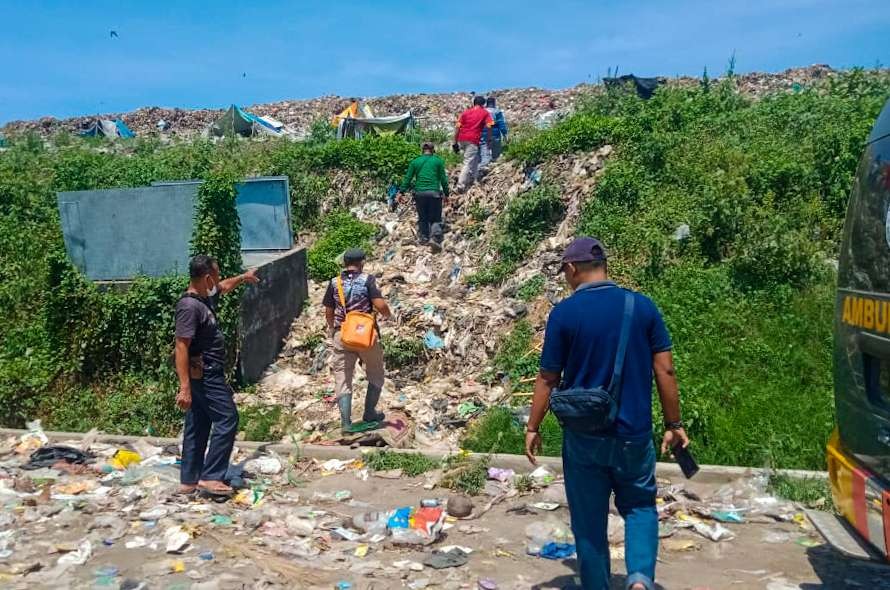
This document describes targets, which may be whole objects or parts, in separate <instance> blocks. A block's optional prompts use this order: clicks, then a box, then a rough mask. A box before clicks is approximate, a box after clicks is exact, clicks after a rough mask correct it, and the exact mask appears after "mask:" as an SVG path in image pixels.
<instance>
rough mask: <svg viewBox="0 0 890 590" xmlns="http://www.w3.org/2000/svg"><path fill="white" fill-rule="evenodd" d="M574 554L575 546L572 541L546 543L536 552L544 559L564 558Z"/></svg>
mask: <svg viewBox="0 0 890 590" xmlns="http://www.w3.org/2000/svg"><path fill="white" fill-rule="evenodd" d="M574 554H575V546H574V545H573V544H572V543H547V544H546V545H544V546H543V547H541V552H540V553H538V555H539V556H540V557H543V558H544V559H565V558H567V557H571V556H572V555H574Z"/></svg>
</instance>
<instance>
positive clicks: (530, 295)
mask: <svg viewBox="0 0 890 590" xmlns="http://www.w3.org/2000/svg"><path fill="white" fill-rule="evenodd" d="M546 281H547V279H546V278H545V277H544V275H535V276H533V277H532V278H530V279H529V280H527V281H525V282H524V283H522V284H521V285H520V286H519V289H517V290H516V297H518V298H519V299H522V300H523V301H531V300H532V299H534V298H536V297H537V296H538V295H540V294H541V293H543V292H544V284H545V283H546Z"/></svg>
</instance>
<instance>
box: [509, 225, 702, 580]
mask: <svg viewBox="0 0 890 590" xmlns="http://www.w3.org/2000/svg"><path fill="white" fill-rule="evenodd" d="M562 272H563V273H564V275H565V279H566V281H567V282H568V284H569V286H571V288H572V289H573V290H574V294H573V295H572V296H570V297H568V298H567V299H565V300H563V301H561V302H560V303H559V304H557V305H556V306H555V307H554V308H553V310H552V311H551V312H550V317H549V319H548V320H547V330H546V333H545V336H544V349H543V352H542V354H541V370H540V373H539V375H538V378H537V380H536V382H535V393H534V398H533V400H532V409H531V416H530V417H529V421H528V430H527V433H526V439H525V448H526V455H527V456H528V458H529V460H530V461H531V462H532V463H535V462H536V461H535V453H536V452H537V451H538V450H540V446H541V438H540V435H539V434H538V427H539V426H540V425H541V421H542V420H543V419H544V416H545V414H546V413H547V410H548V408H549V403H550V394H551V391H553V390H554V389H556V388H559V389H560V390H578V389H580V390H584V389H588V390H589V389H592V388H597V387H605V386H606V385H607V384H608V383H609V382H610V381H611V379H612V375H613V370H614V368H615V360H616V356H617V353H618V349H619V345H618V342H619V337H620V335H621V331H622V330H621V329H622V324H623V322H624V321H625V320H624V318H625V315H626V314H625V311H626V309H627V308H626V306H625V293H627V292H628V291H626V290H625V289H622V288H621V287H619V286H618V285H616V284H615V283H613V282H612V281H610V280H608V277H607V267H606V252H605V249H604V248H603V245H602V244H601V243H600V242H599V240H596V239H594V238H578V239H576V240H575V241H574V242H572V243H571V244H570V245H569V247H568V248H567V249H566V251H565V253H564V254H563V258H562ZM631 293H632V297H633V307H632V308H631V309H632V312H631V314H630V316H629V317H630V319H629V322H630V323H629V331H628V335H627V347H626V352H625V356H624V369H623V372H622V374H621V380H620V383H621V385H620V386H619V387H618V388H617V389H618V390H619V392H618V393H616V395H615V397H616V398H618V400H619V405H618V413H617V416H616V419H615V421H614V423H613V424H612V425H611V426H610V427H608V428H607V429H605V430H601V431H597V432H593V433H591V432H588V431H580V430H577V429H570V428H564V429H563V447H562V461H563V471H564V474H565V484H566V495H567V497H568V501H569V511H570V512H571V517H572V532H573V533H574V535H575V543H576V545H577V550H578V564H579V568H580V573H581V583H582V586H583V587H584V589H585V590H601V589H607V588H608V587H609V576H610V567H609V566H610V562H609V542H608V536H607V529H608V515H609V497H610V496H611V494H612V492H614V493H615V506H616V507H617V508H618V511H619V513H620V514H621V516H622V517H624V521H625V563H626V566H627V574H628V577H627V588H629V589H631V590H650V589H651V588H653V587H654V579H655V558H656V554H657V552H658V514H657V512H656V510H655V494H656V485H655V448H654V445H653V443H652V377H653V374H654V376H655V383H656V385H657V388H658V394H659V397H660V399H661V406H662V411H663V414H664V420H665V434H664V439H663V441H662V445H661V452H662V453H665V452H666V451H667V450H668V449H672V448H674V447H675V446H676V445H682V446H684V447H685V446H686V445H688V444H689V439H688V437H687V436H686V432H685V430H684V429H683V423H682V422H681V421H680V401H679V395H678V391H677V380H676V375H675V373H674V366H673V356H672V354H671V339H670V336H669V335H668V332H667V329H666V328H665V325H664V320H662V317H661V314H660V313H659V311H658V308H657V307H655V304H654V303H652V300H650V299H649V298H648V297H646V296H645V295H642V294H640V293H633V292H631ZM573 394H574V392H573Z"/></svg>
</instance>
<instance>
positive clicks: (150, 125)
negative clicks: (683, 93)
mask: <svg viewBox="0 0 890 590" xmlns="http://www.w3.org/2000/svg"><path fill="white" fill-rule="evenodd" d="M834 75H835V71H834V70H832V68H830V67H829V66H826V65H813V66H809V67H803V68H793V69H789V70H785V71H784V72H778V73H762V72H753V73H749V74H743V75H740V76H738V86H739V90H740V91H741V92H743V93H745V94H747V95H750V96H760V95H761V94H764V93H766V92H771V91H777V90H793V89H795V88H800V87H801V86H807V85H809V84H812V83H814V82H816V81H818V80H823V79H825V78H828V77H831V76H834ZM669 83H670V84H674V85H694V84H697V83H698V80H697V79H694V78H676V79H672V80H670V82H669ZM597 88H601V87H600V86H599V85H596V86H594V85H590V84H579V85H577V86H574V87H572V88H567V89H563V90H548V89H543V88H535V87H529V88H514V89H503V90H494V91H492V92H491V94H492V95H494V96H496V97H497V98H498V100H499V102H500V104H501V108H503V109H504V112H505V114H506V116H507V119H508V120H509V121H511V122H513V123H532V122H534V121H535V120H536V119H537V118H538V117H539V116H541V115H542V114H544V113H546V112H548V111H552V110H557V111H560V112H566V111H568V110H571V107H572V105H573V104H574V103H575V101H576V100H577V99H578V98H579V97H581V96H583V95H585V94H586V93H589V92H590V91H591V90H592V89H597ZM232 100H233V101H234V102H238V97H233V98H232ZM349 100H350V97H340V96H324V97H319V98H312V99H307V100H284V101H280V102H274V103H268V104H256V105H250V106H247V107H246V108H247V109H248V110H250V111H251V112H253V113H256V114H258V115H262V116H271V117H274V118H275V119H277V120H279V121H281V122H282V123H284V124H285V125H286V126H287V127H288V128H290V129H292V130H293V131H294V132H295V133H296V134H297V135H305V134H306V133H308V132H309V129H310V127H311V126H312V123H313V122H314V121H316V120H318V119H327V118H330V117H331V116H332V115H333V114H334V113H337V112H339V111H340V110H342V109H343V108H344V107H346V106H347V105H348V104H349ZM364 100H365V101H367V102H368V104H370V105H371V107H372V108H373V109H374V112H375V113H376V114H378V115H391V114H397V113H404V112H406V111H409V110H410V111H411V112H412V113H413V114H414V115H415V116H416V117H418V118H420V119H421V120H422V121H423V122H424V124H425V125H427V126H428V127H449V126H451V125H452V123H453V122H454V118H455V116H456V113H458V112H460V110H461V109H463V108H465V106H466V105H467V104H469V103H470V101H471V100H472V94H471V93H470V92H454V93H442V94H402V95H392V96H384V97H365V98H364ZM220 106H221V107H222V106H225V107H228V105H220ZM242 106H243V105H242ZM223 111H224V108H223V109H182V108H167V107H158V106H152V107H143V108H140V109H137V110H135V111H132V112H129V113H105V114H101V115H99V114H96V115H84V116H80V117H71V118H66V119H56V118H55V117H42V118H40V119H37V120H33V121H12V122H9V123H7V124H6V125H5V127H4V128H3V129H2V131H3V132H5V133H6V134H8V135H13V134H18V133H24V132H29V131H34V132H37V133H40V134H42V135H52V134H54V133H57V132H59V131H67V132H76V131H78V130H79V129H81V128H82V127H83V125H84V124H85V123H87V122H89V121H92V120H94V119H95V118H96V117H97V116H101V117H102V118H111V119H115V118H120V119H123V121H124V122H125V123H126V124H127V126H129V127H130V128H131V129H132V130H133V131H135V132H136V133H137V135H151V134H157V133H159V131H158V128H157V124H158V121H160V120H164V121H165V122H166V123H167V124H169V125H170V127H169V130H168V131H166V132H164V135H167V136H189V135H193V134H195V133H198V132H200V131H202V130H204V129H205V128H207V126H208V125H210V124H211V123H212V122H214V121H215V120H216V119H217V118H219V117H220V115H222V113H223Z"/></svg>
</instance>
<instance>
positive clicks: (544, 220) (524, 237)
mask: <svg viewBox="0 0 890 590" xmlns="http://www.w3.org/2000/svg"><path fill="white" fill-rule="evenodd" d="M564 214H565V206H564V205H563V203H562V200H561V199H560V198H559V193H558V191H557V190H556V189H555V188H553V187H550V186H546V185H541V186H538V187H535V188H534V189H532V190H530V191H528V192H525V193H522V194H520V195H518V196H517V197H516V198H514V199H512V200H511V201H510V202H509V203H507V207H506V208H505V209H504V212H503V213H501V215H500V217H499V218H498V228H497V233H496V235H495V236H494V244H493V246H494V250H495V252H496V253H497V256H498V258H497V262H495V263H493V264H491V265H490V266H488V267H486V268H483V269H481V270H479V272H477V273H476V274H474V275H472V276H470V277H468V278H467V282H468V283H469V284H471V285H491V284H497V283H500V282H502V281H503V280H504V279H506V278H507V277H508V276H509V275H510V273H511V272H513V270H514V269H515V268H516V267H517V265H519V263H520V262H522V261H523V259H525V257H526V256H528V255H529V254H531V253H532V252H533V251H534V249H535V247H536V246H537V245H538V242H540V241H541V240H542V239H544V237H546V236H547V234H548V233H549V232H550V230H551V229H553V227H554V226H555V225H556V224H557V223H558V222H559V220H560V219H562V217H563V215H564Z"/></svg>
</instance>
